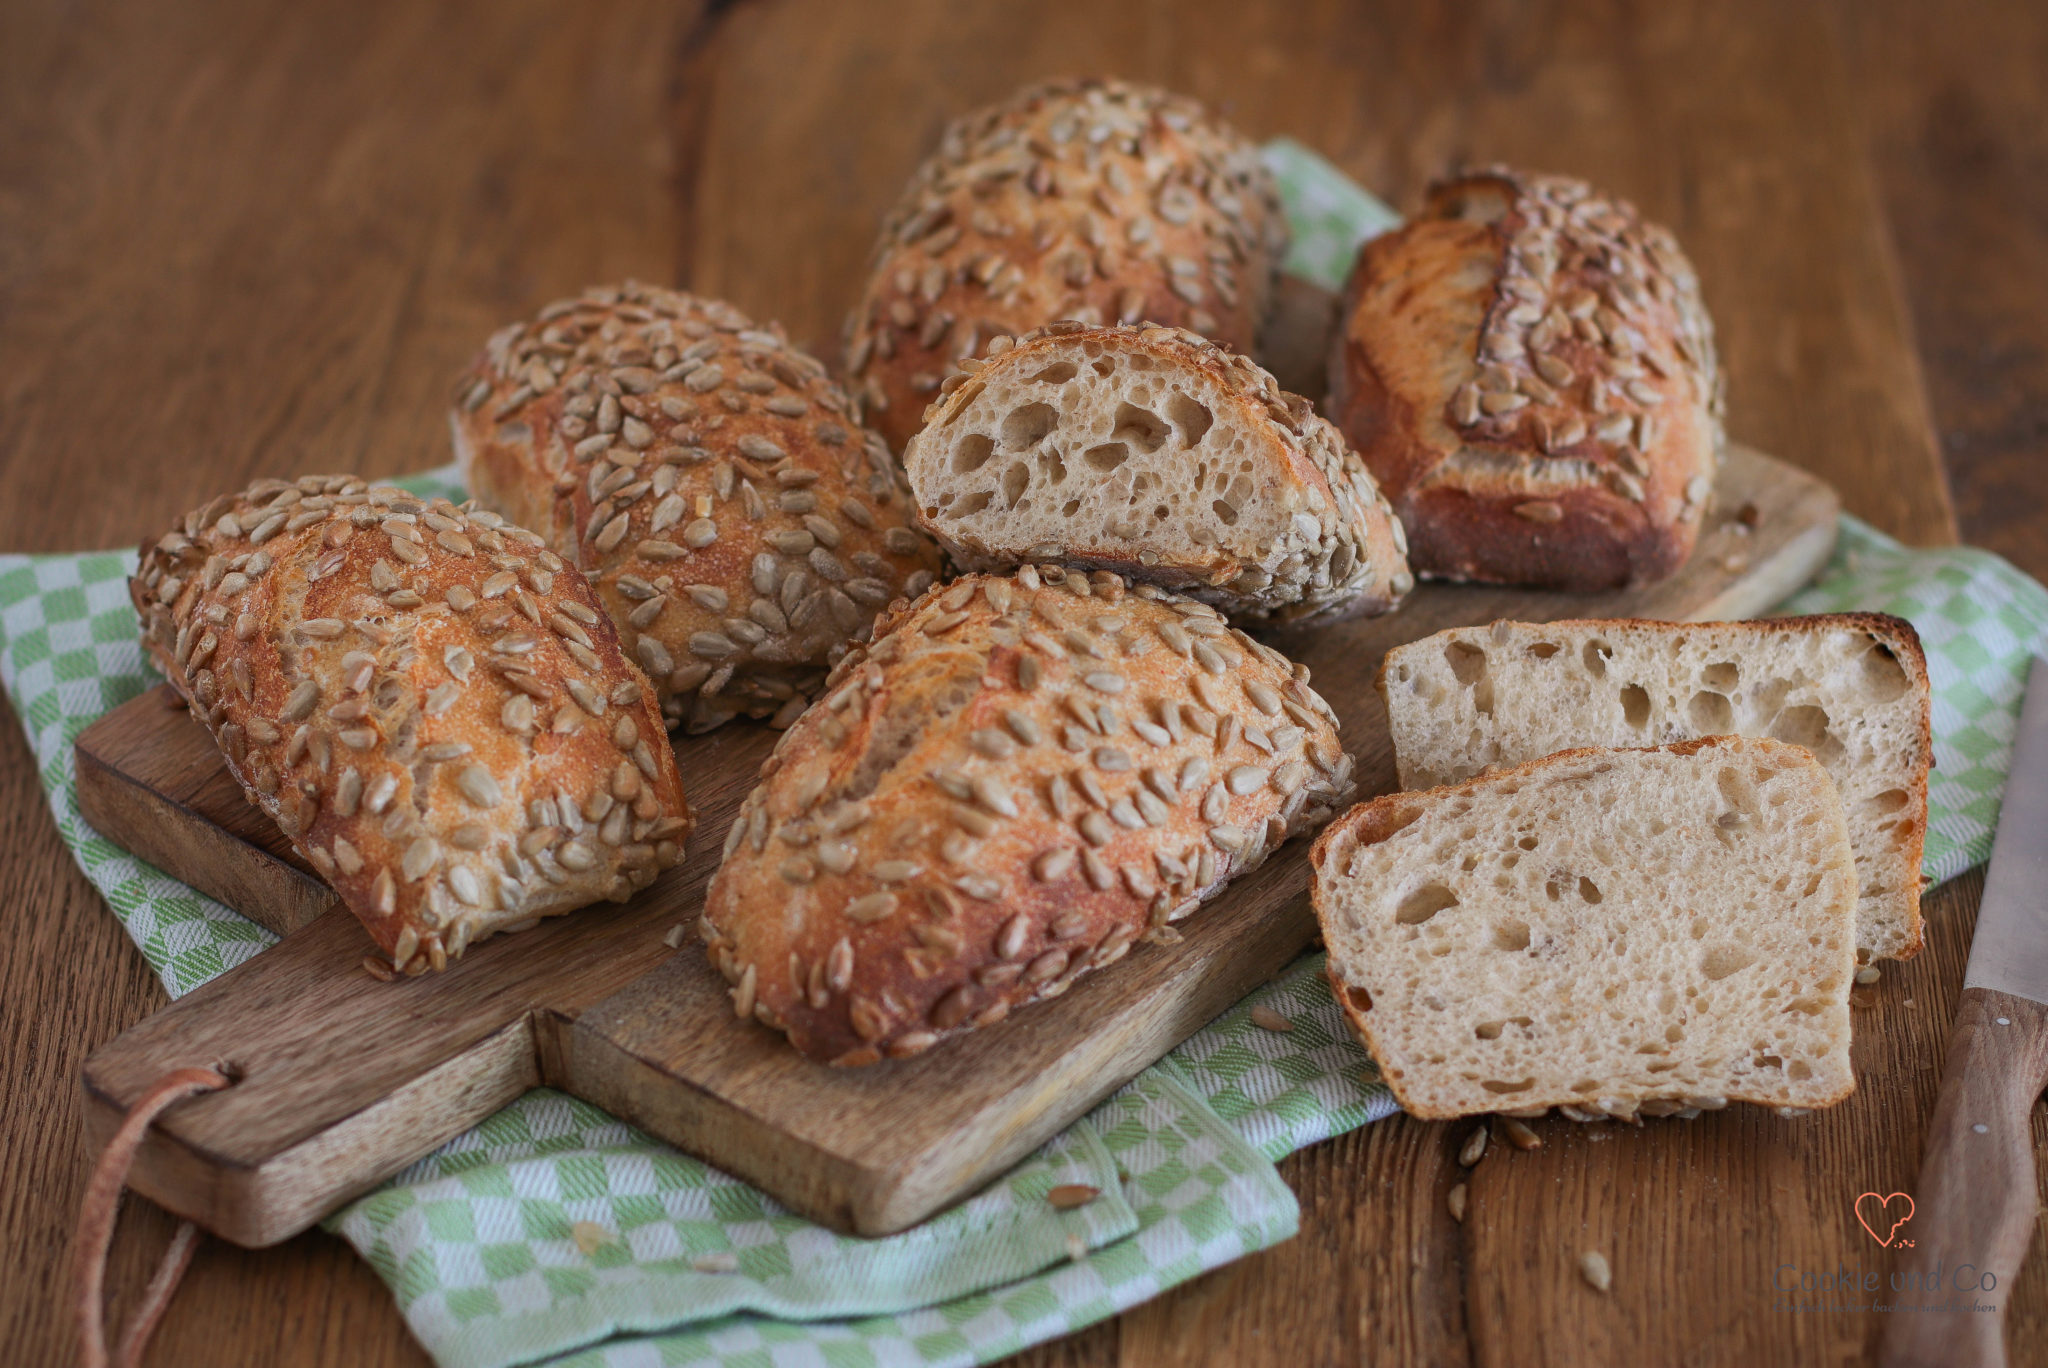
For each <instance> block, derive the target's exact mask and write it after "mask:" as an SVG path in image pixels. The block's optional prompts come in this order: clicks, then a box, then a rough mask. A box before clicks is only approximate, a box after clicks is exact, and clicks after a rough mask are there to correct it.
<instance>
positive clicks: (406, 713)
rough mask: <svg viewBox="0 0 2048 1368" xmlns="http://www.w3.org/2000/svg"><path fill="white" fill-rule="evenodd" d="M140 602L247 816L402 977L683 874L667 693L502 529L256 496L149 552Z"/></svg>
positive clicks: (366, 490)
mask: <svg viewBox="0 0 2048 1368" xmlns="http://www.w3.org/2000/svg"><path fill="white" fill-rule="evenodd" d="M129 591H130V594H131V596H132V597H133V599H134V602H135V606H136V610H137V611H138V612H139V613H140V614H141V616H142V641H143V646H144V647H145V649H147V651H148V652H149V655H150V657H151V659H153V660H154V661H155V662H156V664H157V667H158V668H159V669H161V670H162V671H163V672H164V675H165V676H166V677H167V678H168V679H169V680H170V682H171V684H172V686H173V687H174V688H176V689H177V691H178V692H179V694H180V695H182V696H183V697H184V699H185V701H186V702H187V704H188V705H190V707H191V709H192V712H193V714H194V715H195V716H197V717H198V718H199V719H200V720H201V721H202V722H203V723H205V725H206V728H207V730H208V731H210V732H211V733H212V734H213V737H214V740H215V741H216V742H217V743H218V744H219V745H220V748H221V753H222V755H223V756H225V757H226V759H227V764H228V769H229V772H230V773H232V774H233V775H234V777H235V779H236V781H237V782H238V783H240V784H241V785H242V788H243V791H244V792H245V793H246V794H247V795H248V798H249V801H250V802H251V803H254V804H255V805H257V806H258V807H260V808H262V809H263V811H265V812H266V813H268V814H269V815H270V816H271V817H272V818H273V819H274V820H275V821H276V822H277V825H278V827H279V828H280V829H281V830H282V831H283V832H284V834H285V835H286V836H287V837H289V838H290V839H291V842H292V844H293V846H294V847H296V848H297V849H298V851H299V853H300V854H302V855H304V856H305V857H306V859H308V860H309V861H311V862H312V864H313V866H314V867H315V868H316V869H318V870H319V871H320V874H321V876H322V877H323V878H325V879H326V880H327V881H328V883H330V884H332V885H333V886H334V890H335V891H336V892H337V893H339V894H340V895H341V899H342V901H343V902H344V903H346V904H347V905H348V907H349V910H350V911H352V912H354V913H355V914H356V916H357V917H359V918H360V919H361V920H362V922H363V925H364V926H365V927H367V928H368V929H369V932H370V935H371V936H372V937H373V938H374V939H375V940H376V942H377V944H378V946H379V947H380V948H382V949H383V950H384V952H385V953H386V954H387V955H389V956H390V957H391V961H392V964H393V966H394V967H396V968H398V969H401V970H404V971H405V972H407V973H419V972H422V971H423V970H425V969H428V968H433V969H439V968H441V967H443V965H445V964H446V962H447V961H448V960H450V959H456V958H460V957H461V955H462V953H463V950H464V949H465V948H466V947H467V946H468V945H470V944H472V943H473V942H475V941H478V940H481V939H483V938H484V937H485V936H488V935H491V934H493V933H494V932H497V931H508V930H518V929H520V928H522V927H524V926H527V925H531V924H532V922H533V921H534V920H535V919H536V918H539V917H543V916H548V915H551V914H553V913H558V912H568V911H571V910H573V909H575V908H578V907H582V906H585V905H586V904H589V903H592V902H595V901H597V900H598V899H600V898H612V899H623V898H625V897H627V896H628V895H629V894H631V893H632V892H633V891H635V890H637V889H640V888H644V887H646V886H647V885H648V884H649V883H651V882H653V880H654V876H655V875H656V874H657V873H658V872H659V871H661V870H663V869H666V868H668V867H669V866H671V865H673V864H675V862H676V861H677V860H678V859H679V858H680V856H681V852H682V844H683V841H684V839H685V837H686V836H687V835H688V833H689V829H690V825H691V817H690V810H689V807H688V805H687V804H686V803H685V802H684V799H683V786H682V779H681V777H680V775H678V774H677V772H676V763H675V754H674V752H673V751H671V750H670V749H669V746H668V736H667V733H666V732H665V730H664V729H663V728H662V725H661V713H660V710H659V709H658V708H657V706H656V705H655V702H654V695H653V690H652V689H651V688H650V687H649V686H648V683H647V680H646V678H645V677H644V676H643V675H642V674H641V673H640V671H639V670H637V669H635V668H634V666H633V663H632V662H631V661H629V660H628V659H626V657H625V655H624V653H623V652H621V650H620V649H619V642H618V636H617V634H616V632H615V631H614V630H613V628H612V625H611V622H610V621H609V620H608V619H607V618H606V617H605V615H604V613H603V611H602V610H601V609H600V608H599V607H598V604H597V600H596V597H595V596H594V595H593V594H592V593H591V592H590V586H589V585H588V584H587V583H585V581H584V579H583V577H582V576H581V575H579V574H578V573H577V572H576V571H575V569H574V568H573V567H571V566H568V565H566V564H564V563H563V561H562V560H561V559H560V558H559V557H558V556H556V555H555V554H554V553H553V552H552V551H549V550H547V549H546V548H545V547H544V546H543V545H542V543H541V540H540V538H539V537H537V536H535V535H534V534H533V533H531V532H528V531H525V530H524V529H521V528H517V527H513V526H510V525H508V524H506V523H505V522H504V521H503V520H502V519H501V518H499V517H498V516H497V515H495V514H492V513H489V512H484V511H481V510H478V509H475V508H473V507H471V506H469V505H466V504H465V505H462V506H461V507H457V506H456V505H453V504H450V503H449V502H448V501H447V500H445V499H425V498H420V497H418V496H416V495H413V494H408V493H407V492H405V491H404V490H402V489H391V488H385V487H381V486H369V485H365V484H364V483H363V482H362V481H361V480H358V479H356V478H354V477H352V476H347V475H308V476H304V477H302V478H300V479H298V480H295V481H285V480H259V481H257V482H256V483H255V484H253V485H251V486H250V487H249V488H248V489H246V490H244V491H242V492H241V493H239V494H232V495H224V496H222V497H221V498H218V499H215V500H214V501H213V502H211V503H209V504H207V505H206V506H205V507H203V508H200V509H197V510H194V511H193V512H192V513H190V514H187V515H186V516H185V518H184V519H183V520H182V521H181V522H180V523H179V524H178V525H177V526H176V527H174V528H173V529H172V530H171V531H169V532H167V533H165V534H164V535H163V536H162V537H160V538H158V539H157V540H156V541H155V542H154V543H152V544H149V545H146V546H144V548H143V551H142V561H141V565H140V566H139V568H138V569H137V572H136V575H135V577H134V578H133V579H132V580H131V581H130V582H129Z"/></svg>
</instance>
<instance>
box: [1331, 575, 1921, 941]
mask: <svg viewBox="0 0 2048 1368" xmlns="http://www.w3.org/2000/svg"><path fill="white" fill-rule="evenodd" d="M1545 625H1546V626H1548V627H1550V628H1551V629H1553V630H1557V631H1565V630H1585V629H1593V630H1599V629H1606V630H1611V631H1614V632H1617V633H1618V632H1623V631H1628V630H1634V629H1639V628H1645V627H1648V628H1668V629H1669V630H1671V631H1674V632H1683V631H1686V630H1688V629H1693V628H1698V627H1701V626H1706V625H1712V626H1714V627H1717V628H1720V629H1722V630H1730V629H1734V630H1739V631H1747V632H1750V633H1753V634H1754V635H1756V636H1758V637H1765V636H1769V635H1771V634H1772V633H1782V632H1784V631H1786V630H1787V629H1795V628H1796V629H1803V630H1809V631H1816V632H1820V631H1833V630H1840V629H1846V630H1849V631H1855V632H1865V633H1868V634H1869V636H1870V637H1871V639H1872V640H1874V641H1876V642H1877V643H1878V644H1879V645H1881V646H1883V647H1885V649H1887V650H1888V651H1890V652H1891V654H1892V658H1893V659H1894V660H1896V661H1897V662H1898V663H1899V668H1900V669H1902V670H1904V671H1905V674H1906V684H1907V688H1908V689H1909V690H1910V691H1911V693H1912V695H1913V697H1914V698H1915V699H1917V700H1918V701H1919V704H1920V707H1919V717H1918V728H1917V741H1916V743H1915V751H1916V762H1915V765H1914V778H1913V781H1912V784H1911V785H1910V787H1908V788H1907V790H1906V803H1905V806H1904V807H1903V808H1901V809H1900V810H1899V812H1898V814H1897V822H1898V829H1899V830H1900V831H1901V832H1902V833H1903V836H1902V839H1901V840H1900V841H1899V843H1898V845H1897V846H1896V847H1894V848H1893V850H1892V852H1891V853H1890V854H1888V856H1887V859H1888V860H1889V861H1891V862H1892V863H1893V865H1894V874H1893V879H1892V883H1891V886H1892V887H1895V888H1901V889H1911V890H1912V891H1913V892H1912V900H1911V907H1910V909H1909V913H1910V919H1909V922H1908V925H1907V937H1906V940H1905V942H1904V943H1903V944H1902V945H1900V946H1899V947H1898V948H1897V949H1896V950H1893V951H1890V952H1888V953H1887V955H1886V958H1889V959H1900V960H1908V959H1911V958H1913V956H1915V955H1917V954H1919V953H1920V951H1921V949H1922V947H1923V946H1924V945H1925V934H1924V932H1925V923H1924V921H1923V919H1922V917H1921V914H1920V897H1919V889H1920V882H1921V879H1920V863H1921V860H1922V858H1923V857H1924V855H1925V853H1926V843H1927V774H1928V771H1929V770H1931V769H1932V768H1933V767H1934V716H1933V702H1932V697H1933V695H1932V689H1933V685H1932V681H1931V680H1930V678H1929V676H1928V673H1927V652H1926V650H1925V649H1924V648H1923V647H1922V645H1921V642H1920V633H1919V631H1918V630H1916V629H1915V628H1914V626H1913V624H1912V623H1910V622H1908V621H1907V620H1906V619H1904V618H1902V617H1894V616H1892V615H1891V614H1890V613H1812V614H1808V615H1806V616H1804V617H1791V618H1756V619H1745V620H1741V621H1735V622H1717V623H1713V624H1704V623H1697V622H1662V621H1658V620H1656V619H1653V618H1562V619H1558V620H1555V621H1553V622H1550V623H1547V624H1545ZM1462 630H1466V629H1462V628H1451V629H1449V630H1448V631H1446V632H1439V633H1436V634H1435V635H1437V636H1448V635H1452V634H1455V633H1456V632H1459V631H1462ZM1424 639H1425V640H1427V639H1428V638H1424ZM1392 654H1393V653H1392V652H1389V653H1388V656H1391V655H1392ZM1387 661H1388V657H1387V656H1383V657H1381V659H1380V666H1379V669H1378V670H1377V671H1375V672H1374V674H1373V681H1372V682H1373V688H1374V689H1376V690H1377V691H1378V692H1379V695H1380V698H1381V700H1382V701H1383V702H1384V701H1385V699H1386V696H1387ZM1389 796H1392V795H1389Z"/></svg>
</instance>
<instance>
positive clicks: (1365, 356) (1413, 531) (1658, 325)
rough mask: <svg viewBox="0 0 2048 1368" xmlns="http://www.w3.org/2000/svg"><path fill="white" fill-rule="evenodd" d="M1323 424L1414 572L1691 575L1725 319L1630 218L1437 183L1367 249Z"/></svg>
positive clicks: (1534, 189) (1629, 213)
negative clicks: (1377, 495)
mask: <svg viewBox="0 0 2048 1368" xmlns="http://www.w3.org/2000/svg"><path fill="white" fill-rule="evenodd" d="M1330 412H1331V416H1332V417H1334V418H1335V419H1336V421H1337V425H1338V426H1339V427H1341V428H1342V429H1343V430H1344V435H1345V436H1346V437H1348V438H1349V439H1350V440H1351V444H1352V445H1353V446H1355V447H1356V448H1357V449H1358V453H1359V455H1360V456H1362V457H1363V458H1364V459H1365V463H1366V465H1367V466H1369V467H1370V468H1371V469H1372V473H1373V475H1374V476H1375V477H1377V478H1378V480H1379V482H1380V486H1381V488H1383V489H1384V490H1386V493H1387V497H1388V498H1389V499H1391V500H1392V501H1393V505H1394V509H1395V511H1396V512H1398V513H1399V514H1400V515H1401V518H1402V521H1403V522H1404V523H1405V524H1406V525H1407V529H1408V540H1409V559H1410V560H1411V561H1412V562H1413V563H1414V566H1415V570H1416V573H1417V574H1420V575H1422V576H1424V577H1435V578H1440V579H1452V580H1481V581H1486V582H1489V583H1500V584H1528V585H1540V586H1545V587H1548V588H1554V589H1567V590H1595V589H1609V588H1615V587H1619V586H1621V585H1626V584H1640V583H1645V582H1647V581H1651V580H1656V579H1660V578H1662V577H1664V576H1666V575H1669V574H1670V573H1671V572H1672V571H1674V570H1676V569H1677V568H1678V567H1679V566H1680V565H1682V564H1684V563H1685V559H1686V557H1687V556H1688V555H1690V554H1691V552H1692V547H1693V542H1694V539H1695V538H1696V537H1697V535H1698V532H1699V524H1700V519H1701V517H1702V516H1703V515H1704V514H1705V512H1706V509H1707V506H1708V503H1709V502H1710V498H1711V495H1712V492H1713V487H1714V477H1715V472H1716V470H1717V468H1718V463H1719V456H1720V449H1721V378H1720V372H1719V370H1718V368H1717V364H1716V361H1715V356H1714V329H1713V324H1712V322H1711V321H1710V320H1709V319H1708V317H1707V310H1706V305H1705V303H1704V302H1703V301H1702V300H1701V298H1700V290H1699V280H1698V277H1697V276H1695V275H1694V273H1693V269H1692V266H1691V264H1690V263H1689V262H1688V261H1687V260H1686V258H1685V254H1684V253H1683V252H1681V251H1680V250H1679V247H1678V244H1677V242H1676V241H1675V240H1674V239H1673V238H1672V236H1671V234H1670V233H1669V232H1667V231H1666V230H1665V229H1663V228H1661V227H1659V226H1658V225H1656V224H1654V223H1650V222H1647V221H1645V220H1644V219H1643V218H1642V217H1641V216H1640V215H1638V214H1637V212H1636V210H1635V208H1634V206H1632V205H1630V204H1629V203H1628V202H1627V201H1625V200H1619V199H1615V198H1612V197H1610V196H1607V195H1604V194H1602V193H1600V192H1598V191H1596V190H1594V189H1592V188H1591V187H1590V186H1588V185H1587V184H1586V183H1585V182H1583V181H1578V180H1572V179H1570V178H1568V177H1564V176H1543V175H1534V174H1530V173H1527V172H1521V171H1514V170H1509V169H1507V168H1504V167H1495V168H1492V169H1490V170H1485V171H1480V172H1476V173H1473V174H1470V175H1465V176H1459V177H1455V178H1453V179H1451V180H1447V181H1443V182H1440V183H1439V184H1437V185H1435V186H1433V187H1432V188H1431V190H1430V193H1429V197H1428V202H1427V204H1426V206H1425V207H1424V209H1423V212H1422V214H1421V215H1420V216H1419V217H1418V218H1416V219H1415V220H1414V221H1413V222H1411V223H1409V224H1407V225H1405V226H1404V227H1401V228H1397V229H1395V230H1394V231H1392V232H1390V233H1386V234H1384V235H1382V236H1380V237H1377V238H1373V239H1371V240H1370V241H1368V242H1367V243H1366V244H1365V245H1364V247H1363V248H1361V249H1360V251H1359V256H1358V262H1357V264H1356V266H1355V267H1354V269H1353V271H1352V275H1351V280H1350V283H1349V285H1348V286H1347V288H1346V291H1345V302H1344V306H1343V317H1342V322H1341V325H1340V327H1339V329H1338V333H1337V336H1336V338H1335V341H1334V344H1333V349H1332V352H1331V356H1330Z"/></svg>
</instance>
